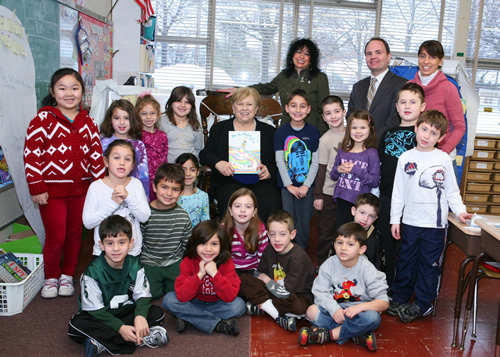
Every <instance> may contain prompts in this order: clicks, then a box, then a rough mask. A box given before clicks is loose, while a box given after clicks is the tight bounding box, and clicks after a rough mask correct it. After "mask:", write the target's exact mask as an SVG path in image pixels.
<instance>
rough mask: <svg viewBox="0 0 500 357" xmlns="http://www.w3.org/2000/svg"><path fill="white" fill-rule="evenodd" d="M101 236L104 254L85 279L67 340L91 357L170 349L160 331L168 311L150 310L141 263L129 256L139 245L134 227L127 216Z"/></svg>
mask: <svg viewBox="0 0 500 357" xmlns="http://www.w3.org/2000/svg"><path fill="white" fill-rule="evenodd" d="M99 236H100V238H101V241H100V242H99V245H100V248H101V249H102V253H101V255H100V256H99V257H97V258H96V259H94V260H93V261H92V262H91V263H90V264H89V266H88V267H87V269H85V272H84V273H83V274H82V277H81V279H80V285H81V288H82V293H81V295H80V297H79V305H80V306H79V307H80V309H79V310H80V312H79V313H78V314H76V315H74V316H73V317H72V318H71V321H70V322H69V329H68V335H69V336H70V338H72V339H73V340H75V341H77V342H79V343H83V344H84V345H85V355H86V356H87V357H89V356H97V355H98V354H99V353H101V352H104V351H107V352H108V353H110V354H113V355H115V354H130V353H132V352H134V350H135V348H136V346H148V347H153V348H154V347H158V346H161V345H164V344H166V343H167V342H168V337H167V330H165V328H163V327H162V326H160V325H161V324H162V323H163V318H164V317H165V315H164V313H163V310H162V309H161V308H160V307H158V306H155V305H151V293H150V291H149V283H148V280H147V278H146V275H145V273H144V268H143V267H142V266H141V264H140V262H139V257H136V256H132V255H128V251H129V248H130V247H132V245H133V244H134V239H133V238H132V225H131V224H130V222H128V221H127V220H126V219H125V218H124V217H122V216H119V215H114V216H110V217H108V218H106V219H105V220H104V221H102V223H101V224H100V226H99ZM150 326H151V327H150Z"/></svg>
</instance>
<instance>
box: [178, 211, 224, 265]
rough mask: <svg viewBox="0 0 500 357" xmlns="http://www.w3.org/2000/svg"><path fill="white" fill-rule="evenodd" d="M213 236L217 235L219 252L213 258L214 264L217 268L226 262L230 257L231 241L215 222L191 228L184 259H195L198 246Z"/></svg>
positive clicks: (207, 222) (203, 222) (211, 221)
mask: <svg viewBox="0 0 500 357" xmlns="http://www.w3.org/2000/svg"><path fill="white" fill-rule="evenodd" d="M214 235H217V238H219V244H220V252H219V255H218V256H216V257H215V259H214V262H215V264H217V267H219V266H220V265H221V264H224V263H225V262H227V260H228V259H229V258H230V257H231V240H230V239H229V237H228V235H227V232H226V231H225V230H224V228H222V227H221V225H220V224H219V223H217V222H216V221H215V220H210V221H202V222H200V223H198V224H197V225H196V226H195V227H194V228H193V232H192V233H191V237H190V238H189V240H188V242H187V244H186V251H185V252H184V257H188V258H192V259H194V258H196V257H197V256H198V252H197V250H196V248H197V247H198V246H199V245H200V244H205V243H206V242H208V241H209V240H210V239H212V237H213V236H214Z"/></svg>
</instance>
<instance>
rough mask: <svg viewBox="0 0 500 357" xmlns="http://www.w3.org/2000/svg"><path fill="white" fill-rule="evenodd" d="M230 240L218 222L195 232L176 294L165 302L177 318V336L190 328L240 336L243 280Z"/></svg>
mask: <svg viewBox="0 0 500 357" xmlns="http://www.w3.org/2000/svg"><path fill="white" fill-rule="evenodd" d="M230 244H231V243H230V240H229V237H228V236H227V234H226V232H225V230H224V229H223V228H222V227H221V226H220V225H219V223H217V222H216V221H213V220H212V221H203V222H201V223H198V225H197V226H196V227H194V229H193V234H192V235H191V238H189V241H188V244H187V246H186V252H185V253H184V259H182V262H181V267H180V268H181V274H180V275H179V277H178V278H177V279H176V280H175V291H173V292H170V293H168V294H167V295H166V296H165V298H163V304H162V305H163V307H164V308H165V309H166V310H167V311H169V312H170V313H171V314H172V315H174V316H176V317H177V332H184V331H186V330H187V329H188V327H189V325H190V324H191V325H193V326H194V327H196V328H197V329H198V330H200V331H203V332H206V333H208V334H211V333H212V332H214V331H215V332H220V333H225V334H227V335H232V336H236V335H238V334H239V332H240V330H239V326H238V321H237V320H236V319H235V317H239V316H241V315H243V314H244V313H245V303H244V302H243V300H242V299H241V298H239V297H237V296H236V295H238V290H239V289H240V278H238V274H236V271H235V270H234V264H233V260H232V259H231V252H230V251H229V249H230V247H229V246H230Z"/></svg>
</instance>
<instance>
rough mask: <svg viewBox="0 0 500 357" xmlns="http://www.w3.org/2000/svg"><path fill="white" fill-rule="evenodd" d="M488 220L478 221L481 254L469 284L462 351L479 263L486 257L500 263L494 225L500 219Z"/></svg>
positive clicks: (499, 232)
mask: <svg viewBox="0 0 500 357" xmlns="http://www.w3.org/2000/svg"><path fill="white" fill-rule="evenodd" d="M485 218H486V219H480V220H477V221H476V222H477V224H478V225H479V227H481V237H480V247H481V251H482V252H481V253H480V254H479V255H478V256H477V257H476V258H475V259H474V265H473V266H472V270H471V279H470V283H469V293H468V295H467V303H466V307H465V318H464V326H463V331H462V340H461V342H460V349H461V350H463V349H464V343H465V336H466V335H467V329H468V325H469V318H470V312H471V309H472V304H473V300H474V286H475V284H476V279H477V272H478V269H479V263H480V262H481V260H482V259H483V258H485V257H486V256H490V257H491V258H493V259H494V260H496V261H499V262H500V228H499V227H497V226H496V225H493V224H492V223H496V224H499V225H500V217H498V216H496V217H494V218H491V217H485ZM496 354H497V355H498V354H500V316H499V320H497V336H496Z"/></svg>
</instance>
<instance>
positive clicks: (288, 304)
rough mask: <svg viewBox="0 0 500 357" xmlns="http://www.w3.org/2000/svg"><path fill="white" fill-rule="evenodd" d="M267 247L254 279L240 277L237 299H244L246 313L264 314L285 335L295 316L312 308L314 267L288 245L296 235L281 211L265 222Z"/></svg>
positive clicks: (302, 253)
mask: <svg viewBox="0 0 500 357" xmlns="http://www.w3.org/2000/svg"><path fill="white" fill-rule="evenodd" d="M267 225H268V227H269V230H268V234H269V240H270V243H271V244H269V245H268V246H267V247H266V249H265V250H264V253H263V254H262V258H261V260H260V263H259V267H258V269H257V271H256V272H255V276H252V275H251V274H242V275H241V276H240V278H241V290H240V295H241V296H243V297H245V298H246V299H248V300H249V301H248V302H247V305H246V306H247V313H248V314H249V315H252V314H255V315H262V314H263V313H264V312H265V313H267V314H268V315H270V316H271V317H272V318H273V319H275V320H276V322H277V323H278V325H280V326H281V327H283V328H284V329H285V330H287V331H295V330H296V316H300V315H303V314H305V312H306V310H307V307H308V306H309V305H311V304H312V302H313V297H312V294H311V287H312V283H313V281H314V267H313V265H312V263H311V261H310V260H309V257H308V256H307V254H306V252H305V251H304V250H303V249H302V248H301V247H299V246H298V245H297V244H294V243H292V240H293V239H294V238H295V234H296V233H297V231H296V230H295V229H294V223H293V218H292V216H291V215H290V214H289V213H288V212H286V211H284V210H276V211H274V212H272V213H271V215H270V216H269V219H268V221H267Z"/></svg>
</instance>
